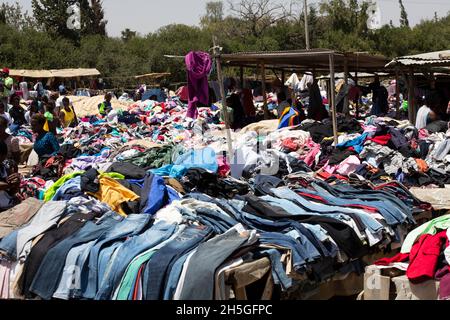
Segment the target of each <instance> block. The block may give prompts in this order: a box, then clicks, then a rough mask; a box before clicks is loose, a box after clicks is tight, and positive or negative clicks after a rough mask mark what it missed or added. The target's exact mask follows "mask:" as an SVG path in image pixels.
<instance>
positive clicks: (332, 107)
mask: <svg viewBox="0 0 450 320" xmlns="http://www.w3.org/2000/svg"><path fill="white" fill-rule="evenodd" d="M329 57H330V92H331V95H330V111H331V117H332V120H333V136H334V144H335V145H337V144H338V128H337V116H336V105H335V100H336V97H335V94H336V83H335V79H334V55H333V54H330V56H329Z"/></svg>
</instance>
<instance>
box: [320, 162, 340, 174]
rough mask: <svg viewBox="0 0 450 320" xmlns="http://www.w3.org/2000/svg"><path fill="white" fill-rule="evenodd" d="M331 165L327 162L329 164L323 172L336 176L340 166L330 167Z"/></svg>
mask: <svg viewBox="0 0 450 320" xmlns="http://www.w3.org/2000/svg"><path fill="white" fill-rule="evenodd" d="M329 163H330V161H327V163H326V164H325V166H324V167H323V168H322V170H323V171H325V172H327V173H329V174H334V173H335V172H336V169H337V167H338V166H330V165H329Z"/></svg>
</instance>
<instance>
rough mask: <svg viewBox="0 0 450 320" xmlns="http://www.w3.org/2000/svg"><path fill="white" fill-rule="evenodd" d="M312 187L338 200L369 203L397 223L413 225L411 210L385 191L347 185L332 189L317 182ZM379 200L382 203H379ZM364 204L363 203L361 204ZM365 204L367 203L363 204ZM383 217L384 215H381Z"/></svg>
mask: <svg viewBox="0 0 450 320" xmlns="http://www.w3.org/2000/svg"><path fill="white" fill-rule="evenodd" d="M312 186H313V187H314V188H315V189H316V190H317V191H318V192H321V193H325V194H327V193H329V194H332V195H333V196H335V197H338V198H340V199H352V203H353V202H354V201H353V199H355V198H356V199H360V200H366V201H371V202H370V205H372V206H374V207H377V208H378V206H380V208H383V209H384V210H385V214H390V213H391V214H392V215H393V216H394V218H395V219H397V220H398V221H399V223H404V222H410V223H415V220H414V217H413V214H412V208H411V207H408V206H407V205H406V204H405V203H404V202H403V201H401V200H400V199H398V198H397V197H396V196H394V195H393V194H390V193H388V192H385V191H379V190H378V191H372V190H364V191H361V190H358V189H355V188H353V187H351V186H349V185H344V184H339V185H336V186H334V187H331V186H329V185H328V184H326V183H324V182H322V181H317V182H314V183H313V184H312ZM380 199H381V200H382V201H380ZM363 204H364V203H363ZM365 204H367V203H365ZM383 216H384V214H383Z"/></svg>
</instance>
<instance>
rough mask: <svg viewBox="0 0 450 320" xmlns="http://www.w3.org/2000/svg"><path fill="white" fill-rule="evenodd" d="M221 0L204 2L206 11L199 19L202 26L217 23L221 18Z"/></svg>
mask: <svg viewBox="0 0 450 320" xmlns="http://www.w3.org/2000/svg"><path fill="white" fill-rule="evenodd" d="M223 14H224V13H223V2H222V1H211V2H207V3H206V13H205V15H204V16H203V17H202V18H201V19H200V24H201V26H202V27H209V26H210V25H212V24H217V23H219V22H221V21H222V20H223Z"/></svg>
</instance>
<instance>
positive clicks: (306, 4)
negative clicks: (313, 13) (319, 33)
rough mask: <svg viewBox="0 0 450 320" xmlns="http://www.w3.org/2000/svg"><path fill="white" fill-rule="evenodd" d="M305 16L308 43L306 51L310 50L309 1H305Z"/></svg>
mask: <svg viewBox="0 0 450 320" xmlns="http://www.w3.org/2000/svg"><path fill="white" fill-rule="evenodd" d="M303 13H304V14H305V41H306V50H309V49H310V47H309V26H308V1H307V0H305V5H304V10H303Z"/></svg>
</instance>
